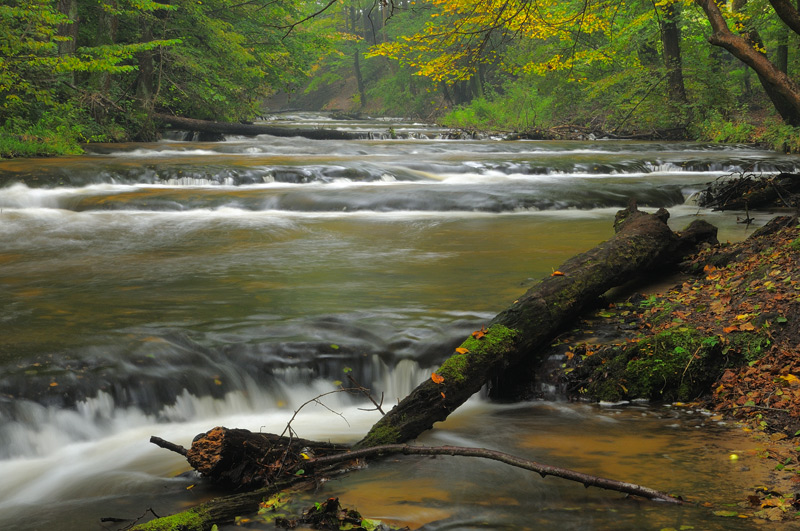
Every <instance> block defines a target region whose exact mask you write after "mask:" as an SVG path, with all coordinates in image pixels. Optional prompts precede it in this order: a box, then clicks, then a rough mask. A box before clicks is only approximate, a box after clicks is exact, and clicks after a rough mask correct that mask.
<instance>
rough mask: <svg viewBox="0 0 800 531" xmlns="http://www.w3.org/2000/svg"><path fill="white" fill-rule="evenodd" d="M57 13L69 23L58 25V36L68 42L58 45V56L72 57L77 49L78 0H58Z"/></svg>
mask: <svg viewBox="0 0 800 531" xmlns="http://www.w3.org/2000/svg"><path fill="white" fill-rule="evenodd" d="M58 12H59V13H61V14H62V15H66V16H67V18H69V20H70V21H71V23H67V24H59V25H58V34H59V35H60V36H61V37H69V38H70V40H68V41H63V42H59V43H58V53H59V55H72V54H74V53H75V50H76V49H77V48H78V29H79V25H78V0H58Z"/></svg>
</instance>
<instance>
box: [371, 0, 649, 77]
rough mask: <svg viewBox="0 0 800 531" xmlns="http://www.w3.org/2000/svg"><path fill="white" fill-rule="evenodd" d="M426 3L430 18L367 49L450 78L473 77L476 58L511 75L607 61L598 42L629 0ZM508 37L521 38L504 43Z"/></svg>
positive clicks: (615, 26)
mask: <svg viewBox="0 0 800 531" xmlns="http://www.w3.org/2000/svg"><path fill="white" fill-rule="evenodd" d="M427 5H428V6H429V7H430V19H429V22H428V24H427V25H426V26H425V28H424V29H423V30H422V31H418V32H417V33H415V34H413V35H410V36H407V37H406V38H404V39H402V40H397V41H395V42H391V43H384V44H380V45H378V46H376V47H373V48H372V49H371V51H370V54H371V55H372V56H377V55H380V56H384V57H388V58H391V59H393V60H396V61H398V62H400V63H401V64H403V65H407V66H410V67H411V68H413V69H415V71H416V73H417V75H420V76H425V77H428V78H430V79H432V80H434V81H445V82H448V83H452V82H455V81H459V80H466V79H469V78H471V77H472V76H473V75H475V73H476V72H477V70H478V68H479V66H480V65H481V64H494V65H499V66H500V67H501V68H503V69H505V70H507V71H509V72H511V73H512V74H515V75H518V74H521V73H537V74H546V73H547V72H549V71H554V70H569V71H572V70H573V69H574V68H575V67H576V65H581V64H593V63H597V62H599V63H604V64H608V63H610V62H612V61H614V60H615V56H616V54H615V53H614V51H613V50H608V49H605V48H604V47H605V46H606V44H608V43H609V42H611V41H609V40H608V39H609V38H612V37H614V38H616V39H617V41H619V40H620V37H619V34H620V33H621V32H620V31H619V25H620V24H621V23H625V22H628V21H629V20H630V19H626V17H622V16H620V14H621V13H623V12H625V10H626V7H627V6H626V5H625V3H623V2H611V3H607V2H591V3H587V2H578V1H567V2H555V1H544V0H429V1H428V2H427ZM653 15H654V12H652V10H651V12H650V14H649V16H650V17H651V18H652V17H653ZM634 20H635V19H634ZM512 43H521V44H520V46H519V48H514V47H511V48H509V46H508V45H509V44H512ZM526 43H540V44H538V45H537V44H534V46H533V49H535V50H536V51H535V53H533V54H532V55H529V56H528V57H527V58H526V57H524V56H523V55H520V54H519V53H518V51H519V50H522V49H525V47H526ZM510 50H514V51H515V53H514V54H513V55H509V53H508V52H509V51H510ZM545 50H547V51H545ZM543 51H544V53H542V52H543Z"/></svg>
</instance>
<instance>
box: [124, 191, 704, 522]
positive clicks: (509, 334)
mask: <svg viewBox="0 0 800 531" xmlns="http://www.w3.org/2000/svg"><path fill="white" fill-rule="evenodd" d="M668 217H669V214H668V213H667V212H666V211H665V210H660V211H658V212H657V213H656V214H646V213H644V212H640V211H639V210H637V209H636V207H635V205H634V206H631V207H629V208H628V209H626V210H623V211H621V212H620V213H618V215H617V219H616V221H615V230H616V234H615V235H614V237H612V238H611V239H610V240H608V241H607V242H604V243H602V244H600V245H599V246H597V247H596V248H594V249H592V250H590V251H587V252H585V253H583V254H580V255H578V256H576V257H574V258H572V259H570V260H568V261H566V262H565V263H564V264H562V265H561V267H560V268H559V270H558V271H556V272H554V273H553V275H552V276H550V277H548V278H545V279H543V280H542V281H540V282H539V283H538V284H537V285H535V286H534V287H532V288H531V289H530V290H528V292H527V293H525V295H523V296H522V297H520V299H519V300H516V301H514V303H513V304H512V305H511V306H510V307H508V308H507V309H506V310H504V311H503V312H501V313H500V314H498V315H497V316H496V317H495V318H494V319H493V320H492V322H491V323H490V324H489V326H488V328H485V329H482V330H480V331H477V332H475V333H473V334H472V336H470V337H469V338H467V339H466V340H465V341H464V342H463V343H462V345H461V346H460V347H459V348H458V350H457V353H456V354H454V355H453V356H451V357H450V358H448V359H447V360H446V361H445V362H444V363H443V364H442V365H441V367H440V368H439V369H438V370H437V371H436V372H435V373H434V375H435V376H432V378H431V379H428V380H426V381H425V382H423V383H422V384H420V385H419V386H418V387H417V388H416V389H415V390H414V391H413V392H412V393H411V394H410V395H409V396H408V397H406V398H405V399H404V400H402V401H401V402H400V403H399V404H398V405H397V406H395V407H394V408H393V409H392V410H391V411H390V412H389V413H387V414H386V415H384V416H383V418H382V419H381V420H380V421H378V422H377V423H376V424H375V425H374V426H373V427H372V429H371V430H370V431H369V433H368V434H367V435H366V436H365V437H364V438H363V439H362V440H361V441H359V442H358V443H357V444H356V445H355V446H354V447H353V448H352V450H353V451H352V452H348V451H342V450H345V447H334V445H324V444H323V446H322V447H316V446H315V445H319V444H320V443H316V442H313V441H301V440H298V439H289V440H284V441H283V442H284V443H286V444H288V445H289V447H290V448H291V451H290V452H289V453H288V454H287V455H286V456H284V455H283V454H281V456H280V459H278V457H279V456H278V454H274V453H273V454H270V455H271V457H270V458H269V459H264V458H263V456H260V457H256V461H255V465H254V467H255V468H252V467H251V468H247V467H245V468H247V470H249V472H245V473H244V474H243V477H245V478H248V477H250V478H256V479H257V481H253V480H252V479H251V481H250V482H249V483H248V486H250V487H252V486H254V485H256V484H257V483H258V481H266V482H267V483H268V485H267V486H266V487H263V488H260V489H257V490H254V491H251V492H248V493H244V494H238V495H234V496H228V497H224V498H217V499H215V500H211V501H210V502H207V503H206V504H203V505H201V506H199V507H196V508H193V509H190V510H188V511H184V512H182V513H178V514H177V515H174V516H172V517H166V518H159V519H157V520H154V521H153V522H149V523H146V524H142V525H138V526H136V527H134V528H133V531H160V530H173V529H175V530H177V529H181V530H187V531H195V530H196V531H208V530H209V529H210V528H211V526H212V524H213V523H219V522H229V521H231V520H232V519H233V517H234V516H237V515H242V514H248V513H251V512H254V511H255V509H256V508H257V505H258V502H259V501H261V500H262V499H263V498H264V497H266V496H269V495H271V494H273V493H275V492H277V491H279V490H281V489H285V488H287V487H288V486H291V485H292V484H294V482H296V481H300V480H301V479H302V478H297V477H292V476H291V474H292V473H294V472H295V471H296V470H297V467H298V465H299V464H300V463H301V460H304V459H306V457H311V459H309V460H307V461H306V463H305V466H306V467H307V468H309V469H310V468H312V467H313V468H314V474H315V475H316V474H318V473H319V472H321V470H320V466H321V465H324V464H327V463H328V461H326V459H330V461H329V462H330V463H334V462H335V463H339V461H340V460H345V461H346V462H348V465H347V466H352V465H351V464H350V463H351V461H352V459H353V458H356V457H359V456H360V455H362V454H360V453H359V451H365V449H370V450H371V451H373V453H374V454H375V455H383V454H385V453H390V452H401V453H423V452H425V451H429V452H433V453H434V454H435V453H437V452H438V453H444V454H449V455H456V454H455V453H454V452H453V450H452V448H450V449H422V448H416V447H415V448H416V449H409V448H412V447H391V448H390V447H388V446H387V447H384V448H375V447H379V446H384V445H395V444H397V443H402V442H406V441H408V440H411V439H414V438H416V437H417V436H418V435H419V434H421V433H422V432H424V431H426V430H428V429H430V428H431V427H432V426H433V424H434V423H435V422H437V421H441V420H444V419H446V418H447V416H448V415H449V414H450V413H451V412H452V411H454V410H455V409H456V408H457V407H459V406H460V405H461V404H463V403H464V402H465V401H466V400H467V399H468V398H469V397H470V396H472V395H473V394H474V393H476V392H478V391H479V390H480V389H481V388H482V387H483V386H484V385H486V384H487V383H489V382H490V380H491V379H493V378H494V379H495V381H496V382H502V379H503V377H504V372H505V373H512V372H513V371H514V370H515V367H516V366H517V365H518V364H519V363H521V362H523V361H525V362H526V363H531V362H537V361H538V356H539V355H540V352H539V350H540V347H543V346H546V345H547V344H549V342H550V341H551V340H552V339H553V337H555V335H557V334H558V333H559V332H560V331H561V329H562V328H563V327H564V326H567V325H569V324H570V323H571V322H572V321H573V320H574V319H575V318H576V317H577V316H579V315H580V314H581V312H583V311H585V310H587V309H589V308H591V307H592V306H594V305H596V304H597V303H598V300H599V298H600V297H601V295H602V294H603V293H605V292H606V291H608V290H609V289H611V288H613V287H616V286H619V285H622V284H624V283H626V282H628V281H631V280H634V279H635V278H637V277H641V276H643V275H647V274H649V273H652V272H653V271H656V270H658V269H663V268H665V267H667V266H669V265H670V264H675V263H677V262H679V261H680V260H681V259H682V258H683V256H684V255H685V254H686V253H688V252H689V251H690V250H691V249H694V248H696V247H697V246H698V245H700V244H701V243H702V242H709V243H716V228H714V227H713V226H711V225H709V224H708V223H706V222H703V221H695V222H694V223H692V225H690V226H689V228H687V230H685V231H683V232H681V233H674V232H672V230H670V228H669V227H668V226H667V224H666V221H667V219H668ZM220 430H222V431H220ZM229 434H232V435H231V436H232V439H231V440H232V441H233V440H234V439H235V438H237V437H239V436H242V437H244V439H241V440H239V439H237V440H238V442H237V443H235V444H234V445H232V446H228V445H226V444H225V443H224V442H223V441H224V439H225V437H227V436H228V435H229ZM247 434H249V435H247ZM251 436H256V437H258V439H259V440H261V439H262V438H263V440H265V441H267V442H266V443H263V444H266V448H267V449H269V450H270V451H272V450H274V449H275V448H276V447H275V442H276V440H275V439H271V437H277V436H274V435H270V434H252V433H250V432H246V431H245V430H226V429H225V428H215V429H214V430H211V431H209V432H208V433H206V434H203V435H201V436H198V438H196V440H195V441H194V443H193V444H192V446H193V447H194V446H196V445H197V446H198V448H199V449H198V450H194V449H189V450H185V449H183V448H182V447H179V446H177V445H174V444H171V443H166V442H165V441H161V443H159V442H158V440H154V441H153V442H155V443H156V444H159V445H161V446H164V447H165V448H168V449H170V450H172V451H177V452H178V453H181V454H183V455H186V456H187V458H188V459H189V460H190V462H192V459H195V461H196V462H195V463H193V466H195V468H198V469H199V470H201V471H202V472H203V473H204V474H209V475H210V476H214V475H217V474H218V472H219V471H222V473H223V479H222V480H223V481H228V480H229V479H233V478H234V477H236V475H237V474H239V475H240V476H242V474H240V471H238V470H235V469H236V466H237V465H236V459H230V460H229V459H228V458H227V457H226V456H223V454H225V453H227V452H231V451H233V452H234V453H236V455H238V456H240V457H241V456H248V458H250V457H252V456H258V453H257V452H256V453H252V454H251V453H250V452H249V450H246V449H245V450H243V449H242V448H241V447H242V446H247V445H249V444H250V443H249V442H246V441H247V440H249V438H250V437H251ZM154 439H157V438H154ZM284 439H288V438H284ZM261 444H262V442H258V443H255V444H253V449H256V448H257V447H259V446H260V445H261ZM306 448H311V449H312V453H313V455H310V454H307V455H303V454H306ZM263 450H264V448H261V450H260V451H263ZM475 451H478V452H486V451H485V450H470V451H469V452H467V453H462V454H460V455H472V456H475V457H487V456H486V455H477V454H474V452H475ZM218 452H221V453H218ZM336 452H339V453H338V455H337V453H336ZM470 452H473V453H470ZM326 453H329V455H330V458H328V457H325V455H326ZM190 454H193V455H194V457H190ZM490 458H495V459H497V456H495V457H490ZM509 459H511V460H512V461H519V459H518V458H513V456H511V457H510V458H509ZM206 460H207V461H208V463H207V464H202V462H203V461H206ZM498 460H501V461H503V462H507V463H509V464H514V466H518V463H517V464H515V463H512V462H509V460H507V459H506V458H505V457H502V458H501V459H498ZM223 461H225V463H223ZM239 466H241V463H240V464H239ZM217 467H219V469H218V470H217ZM231 467H232V468H233V472H230V470H231ZM259 468H260V469H270V470H271V471H272V472H271V474H272V475H269V474H266V475H262V476H258V474H255V473H253V470H255V469H259ZM523 468H527V469H528V470H534V471H537V472H539V473H540V474H542V475H558V476H560V477H564V478H566V479H572V480H577V481H581V482H583V483H584V484H585V485H595V486H600V487H603V488H612V489H613V490H619V491H621V492H628V493H632V494H636V495H640V496H645V497H649V498H651V499H665V500H667V501H677V500H675V499H674V498H671V497H669V496H666V495H664V494H663V493H658V492H657V491H651V490H650V489H646V488H643V487H639V486H636V485H632V486H631V485H629V484H623V483H621V482H614V481H609V480H604V479H602V478H593V477H591V476H585V475H583V474H580V473H576V472H573V471H558V473H556V469H555V468H554V467H549V466H547V465H540V464H536V463H534V464H533V465H530V464H529V463H528V464H525V466H523ZM243 470H244V469H243ZM620 485H622V487H620ZM625 489H628V490H625ZM630 489H633V490H630Z"/></svg>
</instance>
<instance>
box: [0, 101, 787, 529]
mask: <svg viewBox="0 0 800 531" xmlns="http://www.w3.org/2000/svg"><path fill="white" fill-rule="evenodd" d="M282 119H283V121H280V120H279V121H276V123H286V124H287V125H291V126H298V125H299V126H304V127H321V126H325V127H336V128H341V129H347V130H355V131H362V132H364V134H365V136H366V137H367V138H365V139H364V140H359V141H313V140H306V139H302V138H277V137H268V136H263V137H256V138H239V137H229V138H227V139H226V140H225V141H224V142H216V143H213V142H187V141H180V140H164V141H161V142H157V143H150V144H117V145H93V146H89V148H88V150H89V153H88V154H86V155H84V156H80V157H65V158H53V159H41V160H20V161H0V294H2V306H0V477H2V478H3V481H2V482H1V483H0V527H2V528H3V529H15V530H21V531H27V530H63V531H72V530H75V531H78V530H80V531H84V530H91V529H119V528H121V527H123V526H124V525H127V524H129V523H130V522H126V523H119V524H113V523H109V522H102V523H101V522H100V519H101V518H105V517H114V518H124V519H136V518H138V517H140V516H142V515H144V514H147V515H148V516H151V514H150V513H149V512H148V511H147V510H148V508H150V509H152V511H154V512H155V513H157V514H161V515H164V514H169V513H171V512H174V511H176V510H178V509H180V508H183V507H185V506H187V505H188V504H192V503H196V502H197V501H198V500H202V499H205V498H206V497H208V496H210V495H212V494H214V492H213V489H211V488H209V487H208V486H205V485H204V484H203V483H202V482H199V481H198V479H197V478H196V477H194V476H193V475H192V474H189V473H187V466H186V464H185V461H183V459H182V458H181V457H180V456H177V455H175V454H171V453H170V452H167V451H165V450H162V449H159V448H156V447H155V446H153V445H151V444H149V442H148V439H149V437H150V435H158V436H160V437H162V438H164V439H167V440H170V441H173V442H176V443H179V444H183V445H186V446H188V445H189V444H190V443H191V440H192V438H193V437H194V436H195V435H196V434H197V433H200V432H204V431H206V430H208V429H210V428H212V427H214V426H217V425H225V426H228V427H240V428H249V429H253V430H259V429H263V430H265V431H271V432H278V433H280V432H281V431H283V428H284V427H285V425H286V423H287V422H288V420H289V418H291V416H292V414H293V412H294V410H295V409H296V408H297V407H299V406H300V405H301V404H302V403H303V402H305V401H307V400H309V399H310V398H312V397H314V396H316V395H319V394H321V393H325V392H328V391H330V390H332V389H334V388H335V386H336V381H338V380H343V379H344V371H345V370H346V368H348V369H351V370H352V373H351V374H353V375H354V376H355V378H356V379H357V380H358V381H359V382H360V383H362V384H363V385H366V386H369V387H371V388H372V389H374V390H375V393H376V394H381V393H383V395H384V397H385V402H386V404H393V403H395V402H396V401H397V400H398V399H399V398H402V397H403V396H405V394H406V393H408V392H409V391H410V390H411V389H413V387H414V386H415V385H416V384H417V383H418V382H420V381H421V380H423V379H425V378H427V377H428V375H429V374H430V371H431V369H432V368H435V367H436V366H437V364H438V363H440V362H441V361H442V360H443V359H445V358H446V357H447V356H448V355H449V353H450V352H451V351H452V348H453V346H454V345H456V344H458V343H459V342H460V341H461V340H462V339H463V338H464V337H466V335H468V334H469V333H470V332H471V331H472V330H475V329H477V328H480V326H481V325H483V324H486V323H487V322H488V321H489V320H490V319H491V318H492V317H493V316H494V315H495V314H496V313H497V312H498V311H499V310H501V309H503V308H504V307H505V306H506V305H508V304H509V303H510V302H511V301H513V300H514V299H515V298H516V297H518V296H519V295H520V294H522V293H523V292H524V291H525V290H526V289H527V287H529V286H530V285H531V284H532V283H533V281H534V280H535V279H537V278H540V277H542V276H544V275H548V274H550V273H551V272H552V270H553V269H554V268H556V267H557V266H558V265H559V264H560V263H561V262H562V261H564V260H565V259H567V258H568V257H570V256H572V255H574V254H575V253H577V252H580V251H583V250H586V249H588V248H590V247H592V246H593V245H595V244H596V243H598V242H600V241H602V240H604V239H607V238H609V237H610V236H611V234H612V227H611V225H612V221H613V217H614V213H615V212H616V211H617V210H619V209H620V208H623V207H624V206H626V205H627V203H628V201H629V199H631V198H635V199H636V200H637V202H638V204H639V205H640V207H642V208H643V209H645V210H647V209H651V210H652V209H656V208H658V207H666V208H668V209H669V210H670V212H671V214H672V217H671V220H670V224H671V226H672V227H673V228H675V229H681V228H683V227H685V226H686V225H688V223H689V222H690V221H691V220H693V219H696V218H702V219H706V220H708V221H710V222H712V223H714V224H715V225H717V226H718V227H719V228H720V240H723V241H724V240H731V241H733V240H739V239H742V238H744V237H746V236H747V234H749V233H750V232H752V230H753V227H755V226H758V225H760V224H763V223H764V222H765V221H766V220H767V219H768V218H769V216H768V215H767V214H763V213H762V214H758V215H756V216H755V217H756V221H755V223H754V224H753V225H752V226H750V227H746V226H744V225H741V224H738V223H736V217H737V215H738V216H740V217H743V216H744V213H717V212H711V211H708V210H705V209H702V208H699V207H697V206H696V205H695V204H694V203H693V202H692V196H693V194H695V193H696V192H697V191H698V190H700V189H702V188H703V187H704V185H705V184H706V183H708V182H710V181H712V180H714V179H716V178H718V177H721V176H724V175H728V174H731V173H738V172H745V171H752V172H756V173H760V172H766V173H769V172H775V171H781V170H784V171H797V169H798V159H797V158H796V157H794V156H785V155H781V154H777V153H773V152H769V151H764V150H759V149H755V148H752V147H748V146H721V145H703V144H692V143H666V142H663V143H654V142H619V141H604V140H596V141H585V142H544V141H516V142H504V141H499V140H496V139H491V138H488V139H481V140H445V139H441V138H440V136H441V134H442V133H443V132H442V131H438V130H436V129H434V128H429V127H426V126H424V125H420V124H409V123H403V122H400V121H396V122H395V121H363V122H356V121H341V122H339V121H336V120H334V119H332V118H330V117H325V116H320V115H305V114H297V115H293V116H283V117H282ZM369 132H371V133H369ZM368 133H369V134H368ZM392 136H399V137H400V138H394V139H393V138H391V137H392ZM325 403H326V405H327V406H328V407H329V408H330V409H332V410H334V411H336V412H338V413H341V415H337V414H335V413H332V412H331V411H329V410H328V409H326V408H324V407H321V406H307V407H306V408H304V409H303V410H302V412H301V413H300V414H299V415H298V417H297V419H296V420H295V421H294V422H293V423H292V427H293V428H294V429H295V431H297V432H298V434H299V435H300V436H302V437H306V438H317V439H330V440H336V441H355V440H358V439H359V438H360V436H361V435H363V433H365V432H366V430H367V429H368V428H369V427H370V426H371V425H372V423H373V422H375V421H376V420H377V418H378V415H377V414H376V413H375V412H369V411H363V410H362V409H363V408H365V407H366V406H365V404H364V402H363V401H361V400H359V399H357V398H352V397H349V396H346V395H341V394H339V395H331V396H329V397H326V402H325ZM421 442H423V443H426V444H436V443H457V444H461V445H471V446H486V447H490V448H495V449H498V450H503V451H508V452H512V453H517V454H520V455H522V456H524V457H528V458H532V459H536V460H540V461H545V462H550V463H551V464H556V465H560V466H567V467H571V468H577V469H579V470H581V471H584V472H588V473H596V474H603V475H606V476H609V477H612V478H614V479H620V480H625V481H632V482H639V483H642V484H645V485H647V486H649V487H652V488H657V489H660V490H667V491H670V492H673V493H676V494H681V495H684V496H685V497H688V498H690V499H694V500H701V501H710V502H712V503H717V504H723V503H726V502H729V501H730V500H736V501H738V500H740V499H742V498H743V494H742V488H743V487H742V485H743V484H747V481H748V479H744V478H743V479H741V480H740V481H732V480H731V476H732V475H733V476H741V475H746V471H741V468H740V463H737V464H732V463H731V462H730V461H729V460H728V455H729V454H730V452H733V451H736V450H737V445H744V444H746V442H745V440H744V439H742V440H740V439H738V438H737V437H736V436H734V435H732V432H731V430H730V429H729V428H728V427H725V426H723V425H722V423H720V422H719V421H718V420H712V419H711V417H709V416H708V415H706V414H705V413H704V412H699V411H691V410H689V411H684V410H678V409H676V408H668V407H663V406H649V405H643V404H628V405H619V406H614V407H612V406H598V405H589V404H570V403H566V402H561V401H537V402H529V403H521V404H513V405H498V404H492V403H489V402H487V401H486V400H484V399H482V398H480V397H476V398H474V399H473V400H471V401H470V402H469V403H468V404H467V405H465V406H464V407H463V408H462V409H461V410H459V411H458V412H457V413H456V414H455V415H454V416H453V418H452V419H450V420H448V421H447V422H446V423H444V424H442V425H441V426H437V428H436V429H435V430H433V431H432V432H430V433H428V434H425V435H424V436H423V437H422V438H421ZM453 459H455V460H448V459H444V458H439V459H420V458H402V459H399V460H392V461H387V462H385V463H379V464H376V465H373V466H371V467H370V468H369V469H367V470H364V471H360V472H358V473H356V474H352V475H350V476H348V477H345V478H341V479H336V480H334V481H331V482H329V483H327V484H326V485H325V487H324V488H323V489H322V492H321V493H316V494H315V495H311V494H309V496H316V497H317V498H325V497H328V496H339V497H340V498H341V501H342V502H343V503H345V504H347V505H356V506H357V507H358V508H359V509H360V510H361V511H362V512H364V513H365V515H367V516H370V517H374V518H383V519H386V520H387V521H388V522H392V523H396V524H402V525H411V526H412V527H415V528H416V527H419V526H425V527H424V528H425V529H478V528H480V529H520V528H530V529H547V528H551V527H554V526H555V525H558V526H559V527H561V528H562V529H647V528H651V529H660V528H661V527H675V528H679V527H680V525H684V524H685V525H696V526H698V527H696V528H698V529H699V528H702V529H736V528H741V529H749V528H750V527H748V525H749V524H748V522H746V521H744V520H738V519H737V520H734V521H731V519H720V518H718V517H715V516H713V515H712V514H711V510H710V509H707V508H702V507H696V506H686V507H680V508H675V507H666V506H664V505H663V504H653V503H641V502H634V501H630V500H624V499H621V497H620V496H619V495H617V494H614V493H606V492H603V491H599V490H595V489H588V490H585V489H584V488H583V487H582V486H580V485H573V484H570V483H569V482H566V481H563V480H558V479H555V478H547V479H542V478H540V477H538V476H531V475H530V474H528V473H523V472H521V471H516V470H509V469H507V468H505V467H504V465H500V464H489V463H480V462H474V461H469V462H468V461H464V460H463V459H465V458H453ZM743 468H747V467H743ZM192 486H194V487H192ZM190 487H192V488H190ZM309 499H311V498H309ZM737 526H738V527H737ZM266 528H269V527H265V529H266Z"/></svg>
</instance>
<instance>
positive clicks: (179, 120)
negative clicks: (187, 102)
mask: <svg viewBox="0 0 800 531" xmlns="http://www.w3.org/2000/svg"><path fill="white" fill-rule="evenodd" d="M151 117H152V118H153V120H154V121H156V122H159V123H161V124H162V125H164V126H166V127H168V128H171V129H180V130H183V131H196V132H199V133H210V134H214V135H242V136H257V135H272V136H282V137H294V136H299V137H303V138H310V139H312V140H359V139H360V138H362V135H359V134H356V133H349V132H347V131H339V130H337V129H298V128H288V127H278V126H273V125H262V124H237V123H230V122H214V121H210V120H197V119H194V118H184V117H182V116H171V115H169V114H161V113H153V114H152V115H151Z"/></svg>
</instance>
